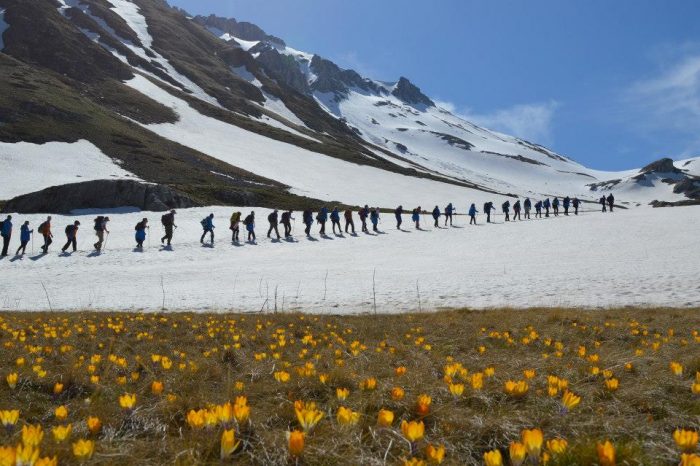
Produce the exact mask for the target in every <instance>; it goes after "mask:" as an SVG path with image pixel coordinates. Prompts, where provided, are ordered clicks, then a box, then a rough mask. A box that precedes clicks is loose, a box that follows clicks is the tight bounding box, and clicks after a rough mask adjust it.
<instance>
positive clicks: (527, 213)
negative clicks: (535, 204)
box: [523, 197, 532, 220]
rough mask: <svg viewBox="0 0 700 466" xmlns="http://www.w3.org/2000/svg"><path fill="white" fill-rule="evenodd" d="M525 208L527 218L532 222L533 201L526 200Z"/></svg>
mask: <svg viewBox="0 0 700 466" xmlns="http://www.w3.org/2000/svg"><path fill="white" fill-rule="evenodd" d="M523 207H524V208H525V218H526V219H528V220H530V211H531V210H532V201H531V200H530V198H529V197H527V198H525V202H523Z"/></svg>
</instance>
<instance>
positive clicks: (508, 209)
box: [501, 201, 510, 222]
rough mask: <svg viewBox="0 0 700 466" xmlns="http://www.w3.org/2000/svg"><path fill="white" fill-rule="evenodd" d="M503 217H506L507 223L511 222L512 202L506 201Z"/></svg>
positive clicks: (502, 206) (503, 205)
mask: <svg viewBox="0 0 700 466" xmlns="http://www.w3.org/2000/svg"><path fill="white" fill-rule="evenodd" d="M501 209H502V210H503V215H504V216H505V217H506V220H505V221H506V222H510V201H506V202H504V203H503V204H502V205H501Z"/></svg>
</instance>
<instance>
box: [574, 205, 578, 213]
mask: <svg viewBox="0 0 700 466" xmlns="http://www.w3.org/2000/svg"><path fill="white" fill-rule="evenodd" d="M574 215H578V206H574Z"/></svg>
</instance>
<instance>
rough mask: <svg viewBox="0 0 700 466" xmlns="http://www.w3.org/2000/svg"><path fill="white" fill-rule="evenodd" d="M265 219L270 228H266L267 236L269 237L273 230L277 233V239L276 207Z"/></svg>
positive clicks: (278, 236) (278, 235) (277, 217)
mask: <svg viewBox="0 0 700 466" xmlns="http://www.w3.org/2000/svg"><path fill="white" fill-rule="evenodd" d="M267 221H268V223H269V224H270V228H269V229H268V230H267V237H268V238H269V237H270V235H272V232H273V231H274V232H275V234H276V235H277V239H280V231H279V228H278V227H277V224H278V223H279V214H278V213H277V209H275V210H273V211H272V212H271V213H270V215H268V216H267Z"/></svg>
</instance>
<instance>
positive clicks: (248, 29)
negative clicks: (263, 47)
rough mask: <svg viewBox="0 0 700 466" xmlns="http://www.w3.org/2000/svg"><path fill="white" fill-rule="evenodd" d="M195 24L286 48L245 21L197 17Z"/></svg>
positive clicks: (280, 40) (213, 16) (281, 42)
mask: <svg viewBox="0 0 700 466" xmlns="http://www.w3.org/2000/svg"><path fill="white" fill-rule="evenodd" d="M192 20H193V21H194V22H195V23H198V24H201V25H202V26H205V27H207V26H208V27H214V28H216V29H220V30H221V31H223V32H228V33H229V34H231V35H232V36H236V37H238V38H239V39H243V40H261V41H266V42H272V43H273V44H278V45H281V46H283V47H284V46H285V43H284V41H283V40H282V39H280V38H279V37H275V36H271V35H269V34H267V33H266V32H265V31H263V30H262V29H260V28H259V27H258V26H256V25H255V24H252V23H247V22H244V21H241V22H238V21H236V20H235V19H233V18H221V17H219V16H216V15H209V16H195V17H194V18H192Z"/></svg>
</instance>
